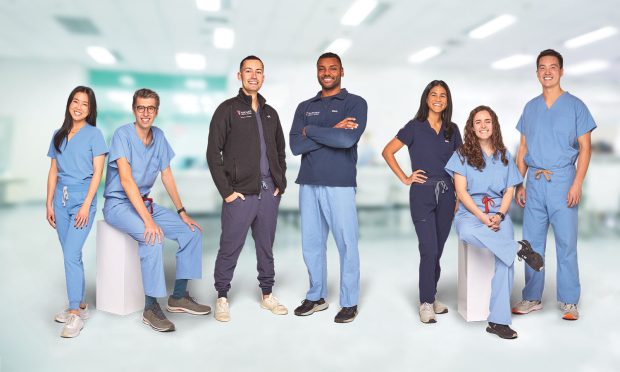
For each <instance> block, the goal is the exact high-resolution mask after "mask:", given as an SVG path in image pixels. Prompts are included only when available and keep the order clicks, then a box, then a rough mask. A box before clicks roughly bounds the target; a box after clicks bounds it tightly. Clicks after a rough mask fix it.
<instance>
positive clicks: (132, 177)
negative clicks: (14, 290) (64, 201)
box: [103, 89, 211, 332]
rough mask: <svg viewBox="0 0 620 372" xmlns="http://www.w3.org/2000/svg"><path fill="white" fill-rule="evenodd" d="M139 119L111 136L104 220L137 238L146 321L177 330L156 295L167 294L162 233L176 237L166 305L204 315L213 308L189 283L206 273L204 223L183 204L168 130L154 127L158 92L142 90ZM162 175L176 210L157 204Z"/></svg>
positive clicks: (136, 103) (136, 106)
mask: <svg viewBox="0 0 620 372" xmlns="http://www.w3.org/2000/svg"><path fill="white" fill-rule="evenodd" d="M132 108H133V113H134V116H135V122H133V123H130V124H126V125H123V126H122V127H120V128H118V129H117V130H116V131H115V132H114V135H113V136H112V141H111V143H110V153H109V155H108V167H107V173H106V185H105V192H104V197H105V204H104V207H103V216H104V218H105V221H106V222H107V223H108V224H110V225H111V226H113V227H115V228H117V229H118V230H120V231H122V232H124V233H127V234H129V236H131V237H132V238H133V239H135V240H136V241H137V242H138V253H139V255H140V266H141V269H142V283H143V285H144V294H145V304H144V312H143V314H142V320H143V322H144V323H145V324H147V325H149V326H150V327H151V328H152V329H154V330H156V331H159V332H166V331H174V330H175V326H174V324H173V323H172V322H171V321H170V320H168V319H167V318H166V316H165V315H164V313H163V311H162V310H161V307H160V306H159V303H158V302H157V297H165V296H166V295H167V292H166V281H165V276H164V262H163V247H164V236H165V237H167V238H169V239H172V240H175V241H177V243H178V244H179V249H178V251H177V253H176V281H175V283H174V290H173V292H172V295H171V296H170V297H169V298H168V305H167V306H166V310H168V311H169V312H174V313H181V312H184V313H189V314H195V315H206V314H209V313H210V312H211V308H210V307H209V306H207V305H202V304H200V303H198V302H196V300H195V299H194V298H193V297H191V296H190V295H189V292H188V291H187V283H188V280H190V279H200V278H201V277H202V234H201V233H202V227H200V225H198V224H197V223H196V221H194V220H193V219H192V218H191V217H190V216H189V215H188V214H187V211H186V210H185V207H183V203H182V202H181V198H180V196H179V193H178V191H177V186H176V183H175V181H174V177H173V175H172V169H171V168H170V161H171V160H172V158H173V157H174V151H173V150H172V147H170V144H169V143H168V141H167V140H166V137H165V136H164V132H163V131H162V130H161V129H159V128H158V127H156V126H153V123H154V121H155V118H156V117H157V114H158V112H159V95H158V94H157V93H156V92H154V91H152V90H150V89H139V90H137V91H136V92H135V93H134V95H133V103H132ZM159 174H161V180H162V183H163V184H164V187H165V189H166V191H167V192H168V195H169V196H170V199H171V200H172V203H173V204H174V206H175V208H176V209H177V213H174V212H172V211H170V210H168V209H166V208H163V207H161V206H159V204H157V203H155V202H154V201H153V200H152V198H149V193H150V191H151V188H152V186H153V184H154V183H155V180H156V179H157V176H158V175H159Z"/></svg>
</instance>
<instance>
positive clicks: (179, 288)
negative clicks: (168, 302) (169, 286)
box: [172, 279, 188, 299]
mask: <svg viewBox="0 0 620 372" xmlns="http://www.w3.org/2000/svg"><path fill="white" fill-rule="evenodd" d="M187 281H188V280H187V279H177V280H175V282H174V290H173V291H172V297H173V298H177V299H179V298H182V297H183V296H185V292H186V291H187Z"/></svg>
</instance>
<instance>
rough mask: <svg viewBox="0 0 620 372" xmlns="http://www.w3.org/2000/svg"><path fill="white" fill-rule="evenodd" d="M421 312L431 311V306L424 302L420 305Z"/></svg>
mask: <svg viewBox="0 0 620 372" xmlns="http://www.w3.org/2000/svg"><path fill="white" fill-rule="evenodd" d="M422 310H429V311H430V310H433V305H432V304H429V303H427V302H425V303H423V304H422Z"/></svg>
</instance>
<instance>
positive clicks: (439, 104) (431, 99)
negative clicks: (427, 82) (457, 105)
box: [426, 85, 448, 114]
mask: <svg viewBox="0 0 620 372" xmlns="http://www.w3.org/2000/svg"><path fill="white" fill-rule="evenodd" d="M426 104H427V105H428V109H429V110H430V111H432V112H434V113H436V114H441V112H443V110H445V109H446V107H447V106H448V93H447V92H446V90H445V89H444V87H442V86H441V85H435V86H434V87H433V88H431V90H430V92H428V96H427V97H426Z"/></svg>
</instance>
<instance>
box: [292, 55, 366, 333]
mask: <svg viewBox="0 0 620 372" xmlns="http://www.w3.org/2000/svg"><path fill="white" fill-rule="evenodd" d="M343 76H344V69H343V68H342V62H341V60H340V57H339V56H338V55H337V54H334V53H324V54H322V55H321V56H320V57H319V59H318V61H317V78H318V81H319V84H320V85H321V88H322V89H321V91H320V92H319V93H318V94H317V95H316V96H314V97H312V98H310V99H309V100H307V101H304V102H302V103H300V104H299V106H298V107H297V111H296V112H295V118H294V120H293V125H292V128H291V132H290V145H291V150H292V152H293V154H294V155H300V154H301V155H302V157H301V167H300V169H299V175H298V177H297V181H296V182H297V183H298V184H299V185H300V190H299V209H300V213H301V236H302V251H303V255H304V262H305V263H306V267H307V268H308V273H309V275H310V289H309V290H308V293H307V294H306V298H305V299H304V300H303V302H302V303H301V305H300V306H299V307H297V308H296V309H295V315H299V316H304V315H310V314H312V313H314V312H316V311H321V310H325V309H327V307H328V304H327V302H325V298H326V297H327V256H326V251H327V244H326V243H327V233H328V232H329V230H331V231H332V235H333V237H334V240H335V241H336V245H337V247H338V253H339V254H340V306H341V307H342V309H341V310H340V312H339V313H338V314H337V315H336V318H335V321H336V322H337V323H347V322H351V321H353V319H355V317H356V316H357V303H358V299H359V280H360V270H359V254H358V247H357V242H358V235H359V232H358V223H357V211H356V207H355V188H356V187H357V183H356V173H357V169H356V163H357V143H358V141H359V139H360V137H361V136H362V133H363V132H364V129H365V128H366V117H367V111H368V106H367V104H366V101H365V100H364V99H363V98H361V97H359V96H356V95H354V94H350V93H349V92H347V90H346V89H343V88H341V86H340V84H341V78H342V77H343Z"/></svg>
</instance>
